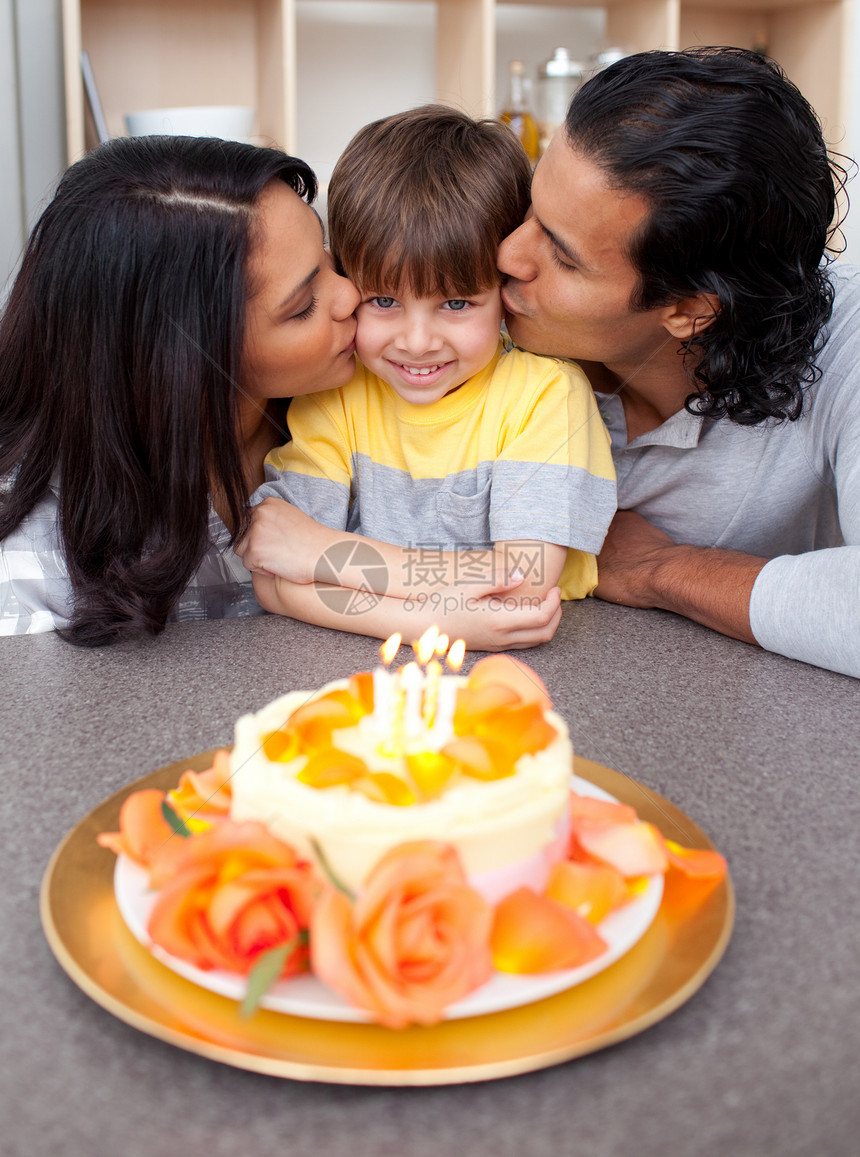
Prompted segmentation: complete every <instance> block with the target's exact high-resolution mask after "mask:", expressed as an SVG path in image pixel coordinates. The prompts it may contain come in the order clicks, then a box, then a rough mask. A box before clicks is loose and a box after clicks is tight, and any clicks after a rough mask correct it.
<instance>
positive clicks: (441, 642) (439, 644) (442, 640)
mask: <svg viewBox="0 0 860 1157" xmlns="http://www.w3.org/2000/svg"><path fill="white" fill-rule="evenodd" d="M450 643H451V640H450V639H449V638H448V636H447V635H440V636H439V638H438V639H437V640H436V654H437V655H444V654H445V652H446V651H447V650H448V647H449V646H450Z"/></svg>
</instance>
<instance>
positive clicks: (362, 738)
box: [231, 676, 573, 888]
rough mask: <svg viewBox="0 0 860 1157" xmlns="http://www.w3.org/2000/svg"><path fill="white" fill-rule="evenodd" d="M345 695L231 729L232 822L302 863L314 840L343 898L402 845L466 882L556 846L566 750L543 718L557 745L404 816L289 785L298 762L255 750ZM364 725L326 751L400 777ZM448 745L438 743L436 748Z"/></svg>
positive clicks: (359, 797)
mask: <svg viewBox="0 0 860 1157" xmlns="http://www.w3.org/2000/svg"><path fill="white" fill-rule="evenodd" d="M455 678H456V679H457V680H458V682H460V683H463V684H465V682H466V680H465V679H464V678H462V677H458V676H445V681H446V682H447V681H448V680H449V679H455ZM346 685H347V684H346V682H345V681H339V682H334V683H329V684H327V685H326V686H325V687H323V688H321V689H320V691H319V692H318V693H317V695H314V694H312V693H311V692H308V691H293V692H291V693H290V694H288V695H284V696H282V697H281V698H280V699H276V700H275V701H274V702H272V703H270V704H268V705H267V706H266V707H264V708H263V709H262V710H261V711H259V712H258V713H257V714H256V715H243V716H242V718H241V719H239V720H238V722H237V723H236V738H235V745H234V748H233V754H232V757H231V769H232V772H233V779H232V789H233V804H232V808H231V815H232V818H233V819H235V820H237V821H244V820H260V821H262V822H263V823H264V824H266V826H267V827H268V828H269V829H270V830H271V831H272V832H273V833H274V834H275V835H276V836H278V837H279V838H280V839H282V840H284V841H285V842H286V843H288V844H290V845H292V846H293V847H294V848H295V849H296V850H297V851H298V852H299V853H300V854H301V855H303V856H305V857H307V858H311V859H312V858H313V851H312V845H311V842H310V841H311V838H314V839H316V840H317V841H318V842H319V844H320V846H321V847H322V850H323V852H324V854H325V856H326V858H327V859H328V861H329V864H330V865H331V867H332V869H333V871H334V872H335V873H336V874H337V876H338V877H339V878H340V879H341V880H342V881H343V882H344V883H345V884H347V885H348V886H349V887H351V888H358V887H359V886H360V885H361V883H362V881H363V880H364V878H365V877H366V876H367V874H368V872H369V871H370V869H371V868H372V867H373V865H374V864H375V863H376V862H377V860H378V859H379V858H380V857H381V856H382V855H383V853H384V852H386V851H387V850H388V849H389V848H392V847H394V846H395V845H397V844H402V843H405V842H406V841H408V840H419V839H434V840H444V841H445V842H447V843H451V844H454V846H455V847H456V848H457V850H458V852H459V854H460V857H461V860H462V862H463V865H464V868H465V870H466V873H467V875H469V876H470V877H471V876H477V875H479V874H482V873H486V872H494V871H497V870H499V869H503V868H509V867H511V866H515V865H517V864H520V863H523V862H525V861H530V860H532V859H533V858H534V857H535V856H538V855H540V856H541V857H543V856H544V854H545V850H546V849H547V848H550V847H554V846H555V845H557V844H558V835H557V826H556V825H557V823H558V821H559V820H560V819H561V818H562V817H563V816H564V815H565V814H566V811H567V801H568V794H569V790H570V788H569V784H570V776H571V773H572V770H573V750H572V747H571V744H570V739H569V736H568V730H567V726H566V724H565V722H564V720H563V719H562V718H561V717H560V716H559V715H557V714H555V712H552V711H548V712H547V713H546V718H547V720H548V721H549V722H550V723H552V725H553V727H554V728H555V729H556V731H557V733H558V734H557V736H556V738H555V739H554V740H553V741H552V742H551V743H550V745H549V746H548V747H546V748H545V749H544V750H543V751H539V752H537V753H535V754H534V755H523V756H521V757H520V759H519V760H518V761H517V763H516V765H515V771H514V774H513V775H511V776H508V777H506V778H504V779H497V780H491V781H489V782H487V781H481V780H477V779H470V778H467V777H463V778H461V779H460V780H458V781H456V782H455V783H454V784H453V785H452V786H451V787H450V788H449V789H447V790H446V791H445V792H444V794H442V795H441V796H440V797H439V798H437V799H433V800H430V801H428V802H425V803H415V804H410V805H408V806H406V807H396V806H393V805H391V804H383V803H377V802H375V801H374V800H371V799H368V798H367V797H366V796H365V795H363V794H361V793H360V792H357V791H354V790H352V789H350V788H349V787H346V786H337V787H329V788H324V789H320V788H314V787H309V786H308V785H306V784H303V783H301V782H300V781H299V780H297V779H296V775H297V774H298V773H299V772H300V771H301V770H302V768H303V767H304V765H305V762H306V757H305V756H304V755H301V756H297V757H296V758H295V759H292V760H290V761H288V762H286V763H276V762H272V761H270V760H269V759H268V758H267V757H266V755H265V754H264V752H263V750H262V743H263V740H264V739H265V737H266V736H267V735H269V734H270V733H271V732H272V731H278V730H280V729H281V728H283V727H284V725H285V724H286V722H287V720H288V719H289V717H290V715H291V714H292V713H293V712H294V711H295V710H296V709H297V708H298V707H300V706H302V704H304V703H306V702H308V700H309V699H311V698H316V697H318V696H319V695H324V694H325V693H326V692H328V691H332V690H335V689H337V688H342V687H346ZM368 720H369V717H368V716H365V717H364V718H363V719H362V720H361V721H360V725H359V726H358V727H352V728H348V729H343V730H338V731H335V732H334V734H333V736H332V740H333V743H334V745H335V746H336V747H338V748H339V749H340V750H342V751H349V752H351V753H353V754H355V755H358V756H360V757H361V758H362V759H363V760H364V762H365V763H366V764H367V765H368V767H369V768H370V770H371V771H392V772H394V773H395V774H400V775H401V776H402V774H403V773H402V770H401V768H400V766H399V764H398V762H397V761H396V760H393V759H390V758H387V757H386V756H384V755H383V754H381V753H380V752H379V750H378V737H377V736H375V735H374V734H373V733H372V732H371V730H370V727H369V725H368ZM447 738H448V737H447V736H442V737H440V742H439V744H438V745H439V746H443V745H444V743H445V742H446V741H447ZM423 746H424V748H425V749H426V747H427V745H426V744H424V745H423Z"/></svg>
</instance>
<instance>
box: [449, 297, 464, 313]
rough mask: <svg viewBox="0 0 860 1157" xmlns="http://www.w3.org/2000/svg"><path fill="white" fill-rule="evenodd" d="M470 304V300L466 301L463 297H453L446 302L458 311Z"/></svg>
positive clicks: (450, 307)
mask: <svg viewBox="0 0 860 1157" xmlns="http://www.w3.org/2000/svg"><path fill="white" fill-rule="evenodd" d="M468 304H469V303H468V301H464V300H463V298H462V297H452V298H451V299H450V300H449V301H446V302H445V307H446V308H447V309H453V310H454V311H455V312H457V311H458V310H462V309H465V308H466V306H467V305H468Z"/></svg>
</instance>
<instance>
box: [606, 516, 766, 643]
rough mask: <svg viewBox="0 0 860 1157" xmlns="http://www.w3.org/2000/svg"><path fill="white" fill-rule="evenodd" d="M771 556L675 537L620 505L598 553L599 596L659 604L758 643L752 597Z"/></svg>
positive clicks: (627, 603)
mask: <svg viewBox="0 0 860 1157" xmlns="http://www.w3.org/2000/svg"><path fill="white" fill-rule="evenodd" d="M766 562H767V559H764V558H756V557H755V555H751V554H741V553H740V552H738V551H731V550H718V549H716V548H706V547H698V546H685V545H679V544H677V543H674V542H673V541H672V539H671V538H669V536H668V534H664V533H663V531H662V530H658V528H657V527H656V526H652V524H651V523H650V522H648V521H647V520H646V519H644V518H643V517H642V516H641V514H636V513H634V512H633V511H630V510H619V512H618V513H617V514H616V516H615V518H614V519H613V521H612V525H611V526H610V528H609V534H608V535H607V536H606V542H605V543H604V545H603V550H602V551H601V552H600V554H599V555H598V558H597V576H598V577H597V589H596V590H595V592H594V593H595V595H596V597H597V598H600V599H605V600H606V601H607V602H610V603H623V604H624V605H625V606H628V607H655V608H657V609H658V610H662V611H674V613H675V614H676V615H683V616H684V617H685V618H688V619H694V620H695V621H696V622H697V623H702V624H703V625H704V626H706V627H710V628H711V629H712V630H714V631H720V632H721V633H722V634H724V635H731V637H732V638H734V639H741V640H742V641H743V642H745V643H756V642H757V639H756V637H755V635H754V634H753V632H752V628H751V626H750V597H751V595H752V590H753V586H754V585H755V581H756V579H757V578H758V575H759V572H760V571H761V570H762V568H763V567H764V565H765V563H766Z"/></svg>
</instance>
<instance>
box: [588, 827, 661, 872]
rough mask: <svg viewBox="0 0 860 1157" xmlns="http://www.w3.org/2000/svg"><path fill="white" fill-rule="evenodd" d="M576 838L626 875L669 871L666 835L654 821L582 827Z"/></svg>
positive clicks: (596, 855)
mask: <svg viewBox="0 0 860 1157" xmlns="http://www.w3.org/2000/svg"><path fill="white" fill-rule="evenodd" d="M576 838H577V840H578V841H579V844H580V846H581V847H582V848H583V850H584V851H585V852H586V853H587V854H588V855H589V856H592V857H593V858H594V859H595V860H600V861H601V862H602V863H604V864H610V865H611V866H612V867H613V868H617V870H618V871H619V872H620V873H621V875H622V876H651V875H653V874H654V873H657V872H665V871H666V868H667V866H668V863H669V857H668V855H667V853H666V846H665V843H664V841H663V837H662V835H661V834H660V832H659V831H658V830H657V829H656V828H655V827H654V825H653V824H649V823H645V822H644V821H642V820H639V821H637V822H636V823H634V824H613V825H611V826H606V827H581V828H580V829H579V830H578V831H577V835H576Z"/></svg>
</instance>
